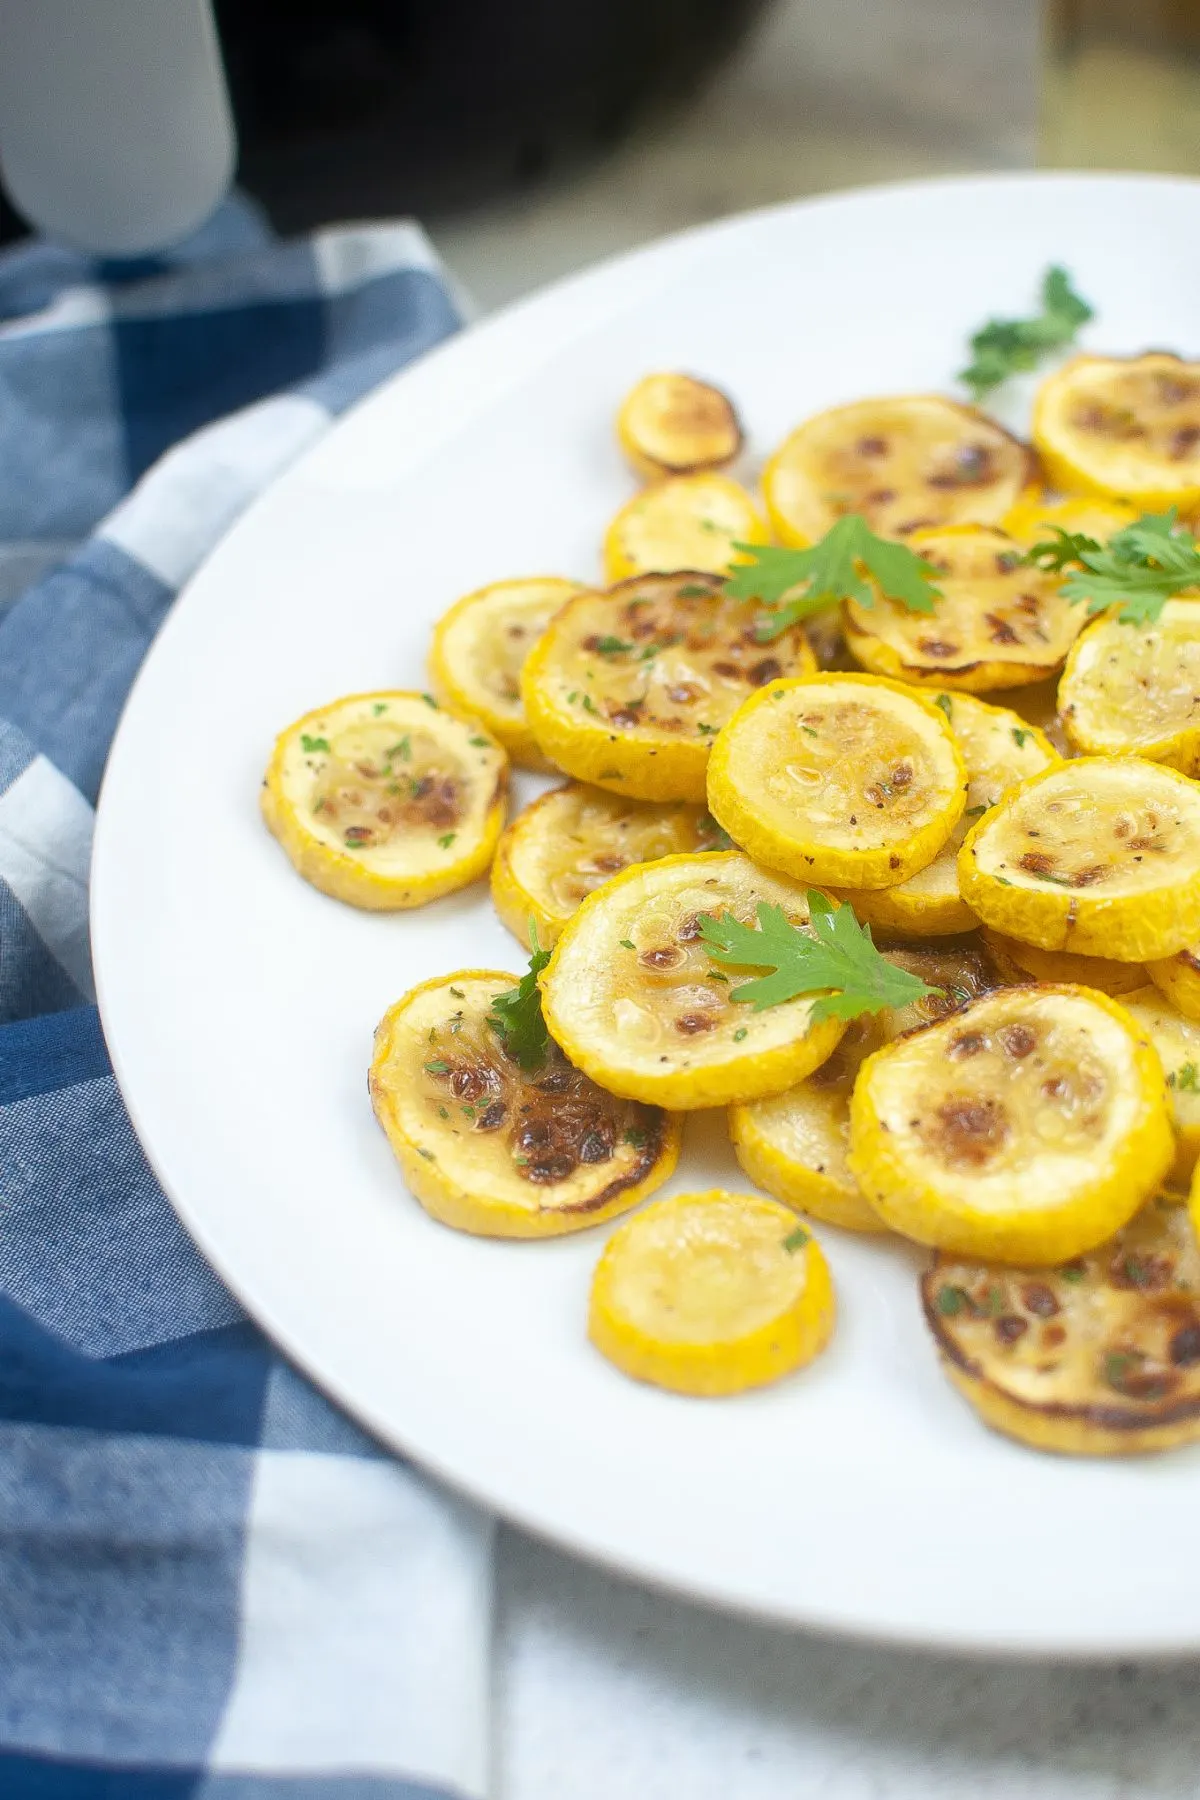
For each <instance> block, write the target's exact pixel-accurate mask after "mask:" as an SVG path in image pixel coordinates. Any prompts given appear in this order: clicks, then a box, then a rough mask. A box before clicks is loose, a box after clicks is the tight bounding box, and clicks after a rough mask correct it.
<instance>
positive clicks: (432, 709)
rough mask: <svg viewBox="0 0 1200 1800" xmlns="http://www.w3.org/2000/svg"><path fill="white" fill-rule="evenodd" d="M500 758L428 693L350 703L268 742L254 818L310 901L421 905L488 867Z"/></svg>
mask: <svg viewBox="0 0 1200 1800" xmlns="http://www.w3.org/2000/svg"><path fill="white" fill-rule="evenodd" d="M507 792H508V758H507V756H506V755H505V753H504V751H503V749H502V748H501V746H500V745H499V744H498V743H497V742H496V739H495V738H494V737H493V736H492V735H491V733H490V732H487V731H485V730H484V729H483V727H482V726H481V725H479V724H478V723H476V722H475V721H474V720H469V719H460V718H457V717H456V716H455V715H454V714H453V713H449V712H446V711H445V710H444V709H443V708H441V707H440V706H438V704H437V702H436V701H435V700H434V699H433V697H432V696H431V695H428V694H413V693H398V692H393V691H381V692H380V693H375V694H351V695H349V696H348V697H347V698H345V699H343V700H334V701H331V702H330V704H329V705H328V706H319V707H317V709H316V710H315V711H314V712H310V713H305V715H304V717H303V718H301V719H297V720H296V722H295V724H294V725H289V726H288V728H287V730H286V731H283V732H281V733H280V735H279V737H278V738H277V739H276V742H275V750H274V754H273V755H272V757H271V761H270V763H269V764H268V767H267V773H266V778H265V780H264V782H263V786H262V793H261V800H262V811H263V817H264V819H265V820H266V822H267V825H268V826H269V828H270V830H271V831H272V832H273V833H274V835H275V836H276V837H277V838H278V839H279V842H280V843H281V844H282V846H283V848H284V850H285V851H286V852H287V854H288V856H289V857H290V858H291V861H292V863H293V864H294V865H295V867H296V869H297V870H298V871H299V873H300V874H301V875H302V876H303V877H304V879H305V880H306V881H308V882H311V883H312V885H313V887H316V888H320V889H321V891H322V893H325V894H332V895H333V897H334V899H335V900H345V901H347V902H348V903H349V904H350V905H351V906H361V907H365V908H367V909H368V910H370V911H375V912H390V911H396V910H399V909H402V908H405V907H411V906H423V905H424V904H425V902H426V901H427V900H436V899H437V898H438V896H439V895H441V894H448V893H451V892H452V891H453V890H454V889H455V888H460V887H465V886H466V885H467V883H468V882H470V881H474V880H475V879H476V877H477V876H479V875H482V874H483V872H484V871H485V869H486V868H487V866H488V864H489V863H490V862H491V860H492V855H493V853H494V851H495V848H496V842H497V839H498V838H499V836H500V832H501V828H502V827H503V825H504V809H505V800H506V797H507Z"/></svg>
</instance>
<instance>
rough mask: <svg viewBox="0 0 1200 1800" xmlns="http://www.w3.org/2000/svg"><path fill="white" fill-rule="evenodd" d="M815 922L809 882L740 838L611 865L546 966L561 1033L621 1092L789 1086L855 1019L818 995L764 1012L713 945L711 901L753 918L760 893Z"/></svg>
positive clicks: (547, 1008)
mask: <svg viewBox="0 0 1200 1800" xmlns="http://www.w3.org/2000/svg"><path fill="white" fill-rule="evenodd" d="M762 901H765V902H766V903H767V904H768V905H773V906H782V907H783V908H784V910H785V912H786V913H787V916H788V918H789V919H790V920H791V921H792V922H793V923H794V924H801V925H803V924H807V922H808V902H807V899H806V897H805V892H804V890H803V889H802V888H800V887H797V886H796V885H795V884H794V883H792V882H790V881H786V880H784V879H783V878H781V877H780V876H777V875H768V874H764V873H763V871H762V870H760V869H756V868H755V866H754V864H753V863H752V862H751V861H750V860H749V858H748V857H745V856H741V855H739V854H738V853H737V852H736V851H724V852H722V851H717V852H715V853H710V854H708V855H701V856H668V857H664V858H663V859H662V861H661V862H655V863H644V864H642V865H641V866H640V867H637V868H632V869H626V870H625V871H624V873H623V874H621V875H614V876H613V878H612V880H611V881H609V882H607V883H606V884H605V886H604V887H602V888H599V889H597V891H596V892H595V893H594V894H591V895H589V897H588V898H587V899H586V900H585V901H584V902H583V904H582V906H581V907H580V908H579V910H578V911H577V912H576V913H575V914H574V916H573V917H572V918H571V919H570V920H569V921H568V922H567V924H566V926H565V928H564V930H563V933H562V936H561V937H560V938H559V940H558V944H557V945H556V947H555V950H554V954H553V955H552V957H551V959H550V962H549V965H548V966H547V968H546V969H545V970H544V971H543V973H542V976H541V989H542V1011H543V1015H544V1017H545V1020H546V1024H547V1026H548V1027H549V1030H550V1034H551V1036H552V1037H554V1038H555V1039H556V1040H557V1042H558V1043H559V1044H560V1045H561V1046H562V1048H563V1050H564V1051H565V1052H566V1054H567V1056H568V1057H569V1058H570V1059H571V1061H572V1062H573V1063H574V1064H575V1065H576V1067H578V1068H580V1069H584V1070H586V1072H587V1073H588V1074H589V1075H590V1076H591V1077H592V1079H593V1080H594V1081H597V1082H599V1083H600V1085H601V1086H602V1087H606V1088H608V1089H609V1090H610V1091H611V1092H612V1093H614V1094H624V1095H626V1096H627V1097H629V1098H630V1099H634V1100H644V1101H646V1102H647V1103H648V1104H651V1105H654V1104H657V1105H662V1106H670V1107H673V1108H676V1109H678V1110H679V1111H683V1112H686V1111H691V1110H693V1109H694V1108H696V1107H704V1106H720V1105H722V1104H723V1103H724V1102H726V1101H736V1100H756V1099H758V1098H759V1097H760V1095H763V1094H779V1093H782V1092H783V1090H784V1088H788V1087H791V1086H792V1085H793V1084H794V1083H795V1082H797V1081H801V1080H803V1078H804V1076H805V1075H809V1074H811V1073H812V1071H813V1070H814V1069H815V1068H818V1067H819V1066H820V1064H821V1063H823V1062H824V1061H825V1058H826V1057H827V1056H828V1055H829V1054H830V1052H831V1051H832V1050H833V1048H834V1046H835V1045H836V1044H837V1042H838V1039H839V1038H840V1037H841V1035H842V1032H843V1031H844V1030H845V1025H844V1023H843V1022H842V1021H841V1020H839V1019H822V1020H821V1021H820V1022H819V1023H818V1024H815V1025H814V1024H813V1023H812V1011H813V1006H814V1004H815V1001H816V996H815V995H805V996H804V997H803V998H802V999H797V1000H789V1001H786V1002H785V1003H784V1004H782V1005H780V1006H771V1007H768V1008H766V1009H765V1010H764V1011H762V1012H755V1011H754V1010H753V1009H752V1008H751V1007H750V1006H748V1005H746V1004H745V1003H740V1002H735V1001H733V1000H731V999H730V997H729V996H730V989H731V986H736V985H737V977H736V976H733V977H732V978H731V977H730V976H729V975H728V974H727V973H726V971H725V970H724V969H720V968H717V967H716V966H715V964H714V963H713V961H712V959H711V958H710V957H709V954H708V951H707V949H706V948H705V945H704V942H703V940H702V938H701V936H700V924H701V920H702V919H703V918H704V917H705V916H706V915H711V916H714V917H719V916H720V915H721V914H724V913H732V914H733V915H734V917H735V918H737V919H739V920H741V921H742V923H744V924H747V925H751V924H754V923H755V921H756V919H757V916H758V911H757V909H758V906H759V903H760V902H762Z"/></svg>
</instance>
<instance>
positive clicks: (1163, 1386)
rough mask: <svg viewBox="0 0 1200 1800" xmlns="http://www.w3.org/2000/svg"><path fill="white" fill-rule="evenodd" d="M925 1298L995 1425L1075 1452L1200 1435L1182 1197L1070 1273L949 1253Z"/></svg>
mask: <svg viewBox="0 0 1200 1800" xmlns="http://www.w3.org/2000/svg"><path fill="white" fill-rule="evenodd" d="M921 1291H922V1298H923V1300H924V1303H925V1317H926V1319H927V1320H928V1322H929V1328H930V1330H931V1331H932V1333H933V1337H934V1341H935V1343H936V1344H937V1347H938V1350H939V1352H940V1353H941V1359H942V1366H943V1368H944V1369H945V1371H946V1374H947V1375H948V1376H949V1378H950V1380H951V1381H952V1382H953V1383H954V1385H955V1387H957V1388H958V1389H959V1391H960V1392H961V1393H962V1394H964V1395H965V1396H966V1398H967V1399H968V1400H969V1401H970V1403H971V1405H972V1406H973V1407H974V1408H975V1410H976V1411H977V1412H978V1414H979V1416H980V1418H982V1419H983V1420H984V1421H985V1423H986V1424H988V1425H990V1426H992V1427H993V1428H994V1429H995V1430H996V1431H1002V1432H1004V1433H1005V1435H1006V1436H1008V1437H1014V1438H1019V1439H1020V1441H1021V1442H1022V1443H1025V1444H1031V1445H1032V1446H1033V1447H1034V1448H1035V1449H1037V1450H1053V1451H1057V1452H1059V1453H1060V1454H1063V1455H1067V1456H1132V1455H1136V1454H1138V1453H1139V1452H1143V1451H1151V1450H1170V1449H1172V1448H1174V1447H1175V1446H1176V1445H1179V1444H1190V1443H1194V1442H1195V1441H1196V1440H1197V1439H1198V1438H1200V1313H1198V1312H1197V1307H1196V1299H1197V1294H1198V1293H1200V1250H1198V1249H1197V1245H1196V1240H1195V1236H1194V1234H1193V1233H1192V1231H1191V1230H1190V1229H1189V1227H1188V1221H1187V1212H1186V1208H1185V1207H1184V1206H1183V1205H1182V1203H1181V1202H1180V1201H1178V1200H1177V1199H1174V1198H1172V1197H1170V1196H1168V1195H1163V1196H1162V1197H1161V1198H1159V1199H1155V1200H1152V1201H1151V1202H1150V1203H1149V1204H1148V1205H1147V1206H1145V1207H1144V1208H1143V1209H1142V1211H1141V1212H1139V1213H1138V1215H1137V1217H1136V1218H1134V1219H1132V1220H1131V1221H1130V1223H1129V1224H1128V1225H1127V1226H1126V1227H1125V1229H1124V1230H1123V1231H1122V1232H1121V1233H1120V1234H1119V1236H1117V1237H1116V1238H1114V1239H1113V1240H1112V1242H1111V1243H1107V1244H1104V1245H1103V1246H1102V1247H1101V1248H1099V1249H1096V1250H1092V1251H1090V1252H1089V1253H1087V1254H1086V1255H1083V1256H1080V1257H1077V1258H1074V1259H1072V1260H1071V1261H1069V1262H1067V1263H1065V1264H1064V1265H1063V1266H1062V1267H1060V1268H1040V1267H1033V1268H1026V1269H1012V1268H1002V1267H999V1266H997V1265H995V1264H989V1263H980V1262H974V1261H972V1262H959V1261H957V1260H955V1259H954V1258H953V1257H951V1256H948V1255H940V1256H938V1257H937V1259H936V1260H935V1262H934V1264H933V1267H932V1268H931V1269H930V1270H929V1272H928V1274H927V1275H926V1276H925V1278H924V1280H923V1282H922V1284H921Z"/></svg>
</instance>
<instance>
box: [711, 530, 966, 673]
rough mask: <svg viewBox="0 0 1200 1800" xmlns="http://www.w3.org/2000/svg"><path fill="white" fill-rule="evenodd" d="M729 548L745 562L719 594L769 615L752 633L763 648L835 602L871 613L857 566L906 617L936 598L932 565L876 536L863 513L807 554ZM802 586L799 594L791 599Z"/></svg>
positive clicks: (870, 593)
mask: <svg viewBox="0 0 1200 1800" xmlns="http://www.w3.org/2000/svg"><path fill="white" fill-rule="evenodd" d="M734 549H735V550H738V551H740V552H741V554H742V557H743V558H744V559H745V560H742V561H740V562H736V563H731V564H730V565H729V571H728V574H727V576H726V578H725V592H726V593H727V594H728V595H729V597H730V599H732V600H759V601H761V602H762V604H763V605H764V606H766V607H768V608H769V609H770V615H769V617H768V618H766V619H764V620H763V621H762V622H761V623H760V625H759V627H758V630H757V632H756V634H755V635H756V636H757V638H758V639H759V642H760V643H764V644H767V643H770V642H771V640H772V639H773V638H777V637H779V636H780V635H781V634H782V633H783V632H785V631H787V630H788V629H789V628H790V627H791V626H793V625H795V624H796V623H797V622H798V620H800V619H807V618H810V617H811V616H812V614H813V613H816V612H822V611H823V610H824V609H825V608H826V607H827V606H832V605H833V604H834V603H835V602H836V601H838V600H857V601H858V603H859V605H860V606H868V607H869V606H873V605H874V603H875V594H874V590H873V589H872V587H871V585H870V583H869V582H868V581H867V580H866V578H865V576H864V575H863V574H862V573H861V570H860V565H861V566H862V568H863V569H865V570H866V571H867V573H868V574H871V575H873V576H874V577H875V579H876V581H877V582H878V583H879V586H880V587H881V588H882V590H883V592H884V593H885V594H886V595H887V596H888V597H889V599H892V600H898V601H899V602H900V604H901V605H902V606H906V607H907V608H908V610H909V612H920V613H931V612H932V611H933V603H934V600H935V599H936V598H937V596H938V593H939V591H940V590H939V589H937V588H935V587H933V586H932V585H931V584H930V581H929V576H931V575H936V574H937V570H936V569H935V568H934V566H933V564H932V563H927V562H926V561H925V560H924V558H923V557H920V556H918V555H917V554H916V552H915V551H913V550H910V549H909V548H908V545H907V544H898V543H894V542H893V541H892V540H891V539H890V538H881V537H876V535H875V533H874V532H873V531H872V530H871V528H870V526H869V525H868V524H867V521H866V520H865V519H864V518H863V516H862V514H861V513H845V514H844V515H843V516H842V518H840V519H838V520H837V522H836V524H833V525H831V526H830V528H829V530H828V531H827V532H826V533H825V536H824V537H823V538H820V539H819V540H818V542H817V543H815V544H810V545H809V547H808V549H807V550H781V549H780V548H779V546H778V545H776V544H735V545H734ZM801 586H803V588H804V592H803V593H802V594H796V593H795V592H794V591H793V590H794V589H796V588H798V587H801ZM789 596H790V597H789Z"/></svg>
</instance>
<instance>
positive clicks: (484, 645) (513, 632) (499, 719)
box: [429, 575, 580, 769]
mask: <svg viewBox="0 0 1200 1800" xmlns="http://www.w3.org/2000/svg"><path fill="white" fill-rule="evenodd" d="M579 591H580V584H579V582H577V581H567V580H566V579H565V578H564V577H563V576H560V575H531V576H526V577H524V578H523V579H521V580H518V581H494V582H492V583H491V585H490V586H488V587H485V588H478V589H477V590H476V591H475V593H473V594H466V595H464V596H463V598H462V599H461V600H457V601H456V602H455V603H454V605H453V606H452V607H451V608H450V610H449V611H448V612H446V613H444V614H443V615H442V617H441V618H440V619H439V620H438V623H437V625H436V626H435V627H434V633H433V643H432V646H431V648H430V652H429V677H430V680H431V681H432V683H433V689H434V692H435V693H436V694H437V696H438V698H439V699H440V700H444V701H445V702H446V704H447V705H448V706H450V707H453V708H456V709H457V710H458V711H459V712H461V713H465V714H466V716H467V717H468V718H472V719H479V720H480V721H481V722H482V723H483V724H484V725H486V726H487V728H488V730H489V731H490V732H491V734H492V736H493V737H495V738H497V739H498V740H499V741H500V743H502V744H503V745H504V748H505V749H506V750H507V751H508V754H509V755H510V756H511V758H512V759H513V761H514V762H515V763H519V764H520V765H521V766H522V767H523V768H526V769H548V768H549V767H550V766H551V765H550V764H549V763H547V761H546V759H545V757H544V756H543V755H542V753H541V751H540V750H539V749H538V747H537V744H536V742H535V741H534V736H533V733H532V732H531V731H530V729H529V726H528V725H527V724H526V722H525V709H524V707H523V706H522V705H521V670H522V668H523V667H524V665H525V658H526V657H527V656H528V655H529V652H530V651H531V650H532V648H533V646H534V644H536V643H537V640H538V639H539V638H540V637H541V635H542V633H543V631H545V629H546V627H547V625H548V624H549V623H550V621H551V619H552V618H553V617H554V615H555V613H556V612H557V611H558V609H559V607H560V606H564V605H565V604H566V602H567V601H568V600H569V599H570V598H571V596H572V594H577V593H579Z"/></svg>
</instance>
